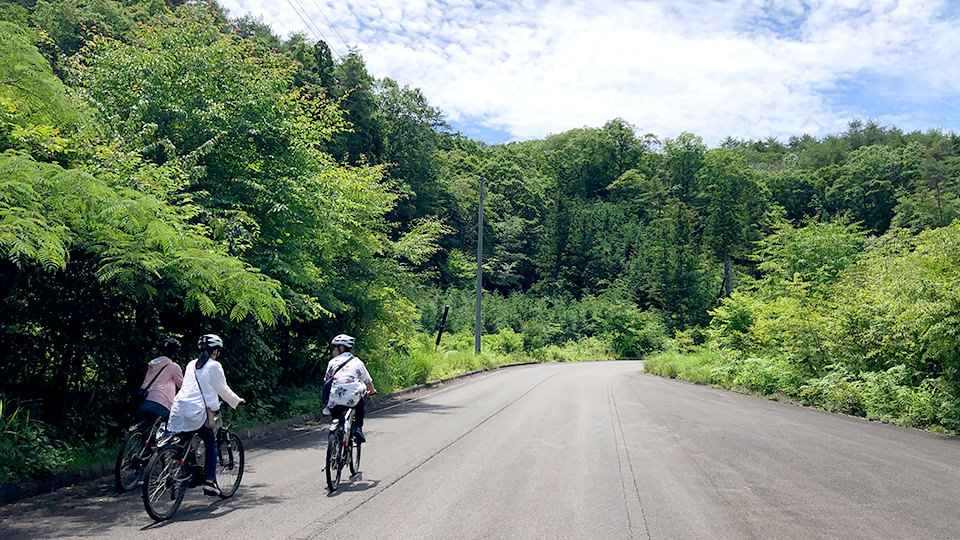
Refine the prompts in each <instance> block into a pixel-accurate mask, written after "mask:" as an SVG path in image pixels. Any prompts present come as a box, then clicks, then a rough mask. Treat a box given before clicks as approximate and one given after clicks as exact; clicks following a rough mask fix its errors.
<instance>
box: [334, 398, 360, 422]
mask: <svg viewBox="0 0 960 540" xmlns="http://www.w3.org/2000/svg"><path fill="white" fill-rule="evenodd" d="M348 408H349V407H344V406H343V405H337V406H336V407H334V408H332V409H330V416H332V417H334V418H336V419H337V420H343V415H344V414H346V413H347V409H348ZM354 409H356V411H357V412H356V413H355V414H354V415H353V427H356V428H363V417H364V415H366V413H367V411H366V404H365V403H364V401H363V398H360V401H358V402H357V405H356V406H355V407H354Z"/></svg>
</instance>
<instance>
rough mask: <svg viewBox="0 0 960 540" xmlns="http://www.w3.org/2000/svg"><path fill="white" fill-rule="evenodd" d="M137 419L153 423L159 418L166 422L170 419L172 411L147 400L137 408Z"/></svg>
mask: <svg viewBox="0 0 960 540" xmlns="http://www.w3.org/2000/svg"><path fill="white" fill-rule="evenodd" d="M136 415H137V419H138V420H144V421H147V422H153V421H154V420H156V419H157V418H158V417H159V418H163V419H164V420H166V419H168V418H170V411H169V410H168V409H167V408H166V407H164V406H163V405H161V404H159V403H157V402H156V401H150V400H149V399H148V400H145V401H144V402H143V403H141V404H140V406H139V407H137V412H136Z"/></svg>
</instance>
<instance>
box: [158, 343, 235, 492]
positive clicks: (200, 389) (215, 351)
mask: <svg viewBox="0 0 960 540" xmlns="http://www.w3.org/2000/svg"><path fill="white" fill-rule="evenodd" d="M197 346H198V347H200V357H199V358H197V359H196V360H193V361H191V362H190V363H189V364H187V369H186V371H185V372H184V375H183V386H182V387H181V388H180V391H179V392H177V396H176V397H175V398H174V399H173V406H172V407H171V408H170V419H169V421H168V422H167V429H168V430H169V431H172V432H174V433H181V432H185V431H196V432H197V433H198V434H199V435H200V437H201V438H202V439H203V444H204V447H205V449H206V456H205V460H204V472H205V473H206V481H205V482H204V483H203V492H204V493H205V494H207V495H214V496H219V495H220V488H219V486H217V437H216V433H215V432H214V430H213V428H209V427H206V426H204V422H205V421H206V419H207V409H208V408H209V409H211V410H212V411H214V412H216V411H219V410H220V398H223V400H224V401H226V402H227V404H229V405H230V406H231V407H233V408H234V409H236V408H237V407H238V406H239V405H240V404H241V403H244V400H243V399H242V398H241V397H240V396H238V395H237V394H235V393H234V391H233V390H231V389H230V387H229V386H227V378H226V376H225V375H224V374H223V366H221V365H220V362H218V361H217V358H219V356H220V351H222V350H223V340H222V339H220V336H217V335H216V334H206V335H204V336H203V337H201V338H200V341H199V342H198V343H197Z"/></svg>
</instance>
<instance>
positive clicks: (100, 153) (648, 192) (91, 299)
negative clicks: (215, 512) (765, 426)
mask: <svg viewBox="0 0 960 540" xmlns="http://www.w3.org/2000/svg"><path fill="white" fill-rule="evenodd" d="M181 4H183V2H179V1H174V0H167V1H166V2H161V1H160V0H124V1H116V0H96V1H92V2H80V1H79V0H63V1H57V2H48V1H45V0H39V1H37V2H33V1H24V2H20V3H11V2H4V3H0V277H2V281H0V324H2V330H0V358H2V359H3V361H2V362H0V403H2V404H5V406H6V412H3V411H2V409H0V421H2V422H4V424H3V425H6V426H8V428H5V430H4V433H5V434H6V433H8V432H9V433H16V435H15V436H11V437H5V438H3V439H0V449H2V452H3V455H4V456H7V455H14V456H16V455H28V454H29V455H30V456H32V457H31V460H32V461H30V462H29V463H26V462H25V464H24V465H23V467H20V466H18V467H15V468H12V469H9V468H8V470H7V472H5V473H4V474H5V475H7V476H5V477H4V478H2V479H0V481H2V480H3V479H7V480H10V479H17V478H22V477H24V476H27V475H31V474H39V473H43V472H49V471H51V470H54V469H56V468H57V467H60V466H62V465H63V464H64V463H65V462H66V461H69V459H68V456H67V454H65V453H64V452H63V451H62V447H61V446H60V445H62V444H70V445H78V444H82V443H84V442H90V441H94V442H96V441H110V440H111V436H112V434H114V433H115V431H116V426H117V424H118V423H119V422H122V421H124V418H125V414H126V413H127V412H129V411H128V399H127V398H128V396H129V395H130V392H131V390H132V389H133V388H135V387H136V385H138V384H139V383H140V381H141V380H142V376H143V371H144V368H143V365H144V361H145V360H147V359H149V358H151V357H153V356H154V355H155V354H156V352H155V348H156V344H157V343H158V342H159V341H160V340H161V339H162V338H164V337H166V336H177V337H181V338H183V339H184V341H185V343H187V344H190V343H192V342H193V341H194V340H195V339H196V338H197V337H198V336H199V335H200V334H203V333H206V332H216V333H219V334H221V335H223V336H225V337H226V338H227V348H226V351H225V353H226V354H225V357H226V361H225V369H226V370H227V376H228V379H229V380H230V381H231V385H232V386H234V387H235V389H236V390H237V391H238V392H239V393H240V394H241V395H243V396H244V397H246V398H247V399H248V402H249V406H248V407H245V409H242V410H241V412H240V413H239V414H241V415H243V416H242V417H241V418H240V420H242V421H247V422H254V421H259V420H266V419H270V418H274V417H276V416H279V415H284V414H289V413H292V412H304V411H306V410H312V408H315V406H316V403H315V397H313V396H315V388H314V387H315V385H316V384H318V382H319V381H318V372H319V371H320V370H321V369H322V366H323V365H325V358H324V355H325V353H326V342H327V340H328V339H329V337H330V336H331V335H334V334H336V333H340V332H348V333H351V334H354V335H357V336H358V337H359V342H360V344H361V345H360V350H359V351H358V354H359V355H361V356H362V357H364V358H365V359H366V360H367V361H368V365H369V367H370V368H371V371H372V372H373V374H374V377H375V379H377V381H378V387H380V388H381V390H390V389H391V388H395V387H402V386H407V385H411V384H418V383H422V382H424V381H426V380H428V379H432V378H437V377H442V376H446V375H450V374H453V373H457V372H462V371H465V370H471V369H479V368H484V367H490V366H492V365H496V364H497V363H501V362H505V361H517V360H521V361H526V360H535V361H546V360H563V361H565V360H575V359H608V358H612V357H619V358H641V357H645V356H647V355H650V354H653V353H657V352H659V351H667V352H666V353H663V354H661V355H660V356H657V357H656V358H655V360H654V361H652V362H648V364H649V366H650V367H651V369H656V370H659V371H660V372H662V373H665V374H668V375H673V376H683V377H687V378H691V379H694V380H699V381H703V382H709V383H712V384H719V385H724V386H729V387H735V388H742V389H746V390H749V391H754V392H759V393H763V394H773V395H778V394H780V395H789V396H792V397H793V398H795V399H799V400H802V401H805V402H807V403H812V404H816V405H819V406H824V407H827V408H831V409H834V410H841V411H845V412H850V413H855V414H862V415H866V416H870V417H875V418H882V419H885V420H892V421H898V422H902V423H907V424H910V425H916V426H922V427H936V426H940V427H945V428H948V429H956V428H960V341H958V335H957V332H958V331H957V327H958V325H957V323H958V319H960V301H958V297H957V291H958V290H960V288H958V287H960V283H958V279H960V262H958V261H960V252H958V246H960V224H958V222H957V221H955V220H957V218H960V136H957V135H956V134H953V133H949V134H944V133H941V132H939V131H929V132H925V133H921V132H914V133H903V132H902V131H900V130H898V129H896V128H887V127H882V126H880V125H878V124H876V123H875V122H866V123H864V122H861V121H854V122H851V124H850V126H849V129H848V130H847V131H846V132H845V133H841V134H837V135H833V136H829V137H825V138H823V139H817V138H814V137H812V136H809V135H802V136H798V137H793V138H791V139H790V140H789V141H787V142H786V143H782V142H780V141H777V140H775V139H768V140H764V141H742V140H736V139H727V140H726V141H724V142H723V143H722V144H720V145H719V146H718V147H716V148H709V147H708V146H707V145H706V144H705V143H704V142H703V140H702V139H700V138H699V137H697V136H696V135H694V134H690V133H684V134H681V135H679V136H678V137H676V138H672V139H659V138H658V137H657V136H655V135H652V134H646V135H641V134H640V133H639V132H638V130H637V129H636V128H635V127H634V126H632V125H631V124H629V123H628V122H626V121H624V120H622V119H613V120H611V121H609V122H607V123H606V124H605V125H603V126H601V127H584V128H579V129H572V130H570V131H567V132H564V133H559V134H555V135H551V136H548V137H546V138H544V139H541V140H531V141H526V142H518V143H510V144H505V145H497V146H487V145H485V144H483V143H479V142H476V141H472V140H470V139H468V138H466V137H463V136H461V135H459V134H454V133H450V130H449V128H448V127H447V125H446V123H445V121H444V117H443V114H442V112H441V111H439V110H437V109H435V108H434V107H432V106H430V105H429V103H428V101H427V99H426V97H425V96H423V94H422V93H421V92H420V91H419V90H417V89H412V88H410V87H408V86H404V85H402V84H401V83H399V82H397V81H393V80H390V79H377V78H376V77H374V76H372V75H371V74H369V73H368V72H367V70H366V67H365V64H364V61H363V59H362V58H361V57H360V56H359V55H357V54H349V55H347V56H345V57H339V58H334V57H333V55H332V53H331V50H330V49H329V47H328V46H327V45H326V44H325V43H323V42H318V43H312V42H310V41H308V40H306V39H305V38H304V36H302V35H295V36H292V37H290V38H289V39H286V40H284V39H281V38H278V37H277V36H275V35H274V34H273V33H272V32H271V30H270V28H269V26H267V25H265V24H264V23H263V22H262V21H260V20H258V19H255V18H252V17H250V16H246V17H242V18H236V19H232V18H230V17H229V16H228V14H226V13H225V12H223V10H221V9H220V8H219V7H218V6H217V5H216V4H215V3H211V4H199V3H194V2H187V3H186V4H184V5H181ZM481 176H482V177H484V178H485V182H486V186H487V189H486V193H485V201H484V202H485V205H484V214H483V220H484V238H485V242H484V246H483V255H484V265H483V278H484V279H483V284H484V305H485V310H484V319H483V329H484V332H485V334H486V335H485V337H484V345H483V350H484V354H483V355H481V356H479V357H474V356H473V354H472V344H473V340H472V336H471V335H470V332H471V329H472V327H473V290H472V287H473V284H474V282H475V279H476V274H475V268H474V254H475V253H476V249H477V245H476V228H477V218H478V215H477V203H478V192H477V185H478V178H479V177H481ZM444 306H449V307H450V315H449V318H448V319H447V321H446V331H447V334H446V337H445V338H444V341H443V342H442V343H441V345H440V348H439V351H437V352H435V351H434V344H433V338H432V337H431V336H430V334H432V333H433V332H434V331H435V330H436V329H437V326H438V324H439V317H440V313H441V312H442V310H443V307H444ZM194 352H195V351H187V353H186V354H194ZM186 359H187V358H186V356H185V357H184V358H181V359H179V360H181V361H183V360H186ZM9 411H16V412H14V413H11V412H9ZM14 459H17V458H14ZM8 461H9V460H8ZM0 472H2V471H0Z"/></svg>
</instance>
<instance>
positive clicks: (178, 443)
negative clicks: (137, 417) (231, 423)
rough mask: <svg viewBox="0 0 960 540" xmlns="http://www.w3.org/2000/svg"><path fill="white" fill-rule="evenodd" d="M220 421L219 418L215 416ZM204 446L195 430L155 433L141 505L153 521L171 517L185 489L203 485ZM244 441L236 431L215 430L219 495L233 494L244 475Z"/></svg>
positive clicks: (145, 473)
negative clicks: (155, 443) (153, 449)
mask: <svg viewBox="0 0 960 540" xmlns="http://www.w3.org/2000/svg"><path fill="white" fill-rule="evenodd" d="M218 423H219V419H218ZM204 454H205V448H204V444H203V440H202V439H201V438H200V435H198V434H197V432H195V431H192V432H185V433H158V434H157V452H156V453H155V454H154V455H153V457H151V458H150V462H149V463H148V464H147V467H146V469H145V471H144V482H143V491H142V495H143V507H144V508H145V509H146V511H147V514H149V515H150V517H151V518H153V519H154V520H155V521H165V520H168V519H170V518H172V517H173V515H174V514H175V513H176V512H177V509H179V508H180V503H181V502H182V501H183V496H184V494H185V493H186V491H187V489H188V488H191V487H197V486H200V485H202V484H203V481H204V478H205V476H206V475H205V474H204V470H203V463H204ZM243 464H244V461H243V443H242V442H241V441H240V437H239V436H238V435H237V434H236V433H231V432H230V430H229V428H227V427H226V426H224V425H222V424H221V425H220V426H219V427H218V429H217V482H218V484H219V485H220V498H221V499H228V498H230V497H232V496H233V495H234V494H235V493H236V492H237V488H239V487H240V480H241V479H242V478H243Z"/></svg>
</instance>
